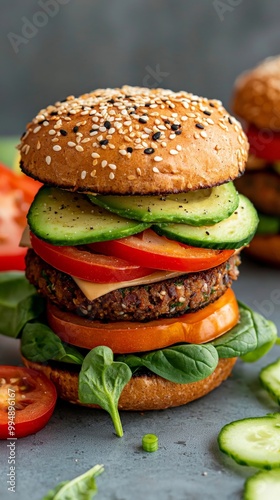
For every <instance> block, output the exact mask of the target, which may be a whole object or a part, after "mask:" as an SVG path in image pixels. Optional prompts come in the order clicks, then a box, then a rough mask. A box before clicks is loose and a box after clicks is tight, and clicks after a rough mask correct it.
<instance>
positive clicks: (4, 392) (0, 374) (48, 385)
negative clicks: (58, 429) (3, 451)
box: [0, 365, 57, 439]
mask: <svg viewBox="0 0 280 500" xmlns="http://www.w3.org/2000/svg"><path fill="white" fill-rule="evenodd" d="M0 380H1V385H0V438H1V439H6V438H20V437H24V436H28V435H29V434H34V433H35V432H38V431H39V430H40V429H42V428H43V427H44V426H45V425H46V423H47V422H48V421H49V419H50V418H51V416H52V413H53V410H54V407H55V403H56V399H57V394H56V389H55V386H54V384H53V383H52V382H51V381H50V380H49V379H48V378H47V377H46V376H45V375H44V374H43V373H40V372H37V371H35V370H31V369H30V368H24V367H21V366H4V365H1V366H0Z"/></svg>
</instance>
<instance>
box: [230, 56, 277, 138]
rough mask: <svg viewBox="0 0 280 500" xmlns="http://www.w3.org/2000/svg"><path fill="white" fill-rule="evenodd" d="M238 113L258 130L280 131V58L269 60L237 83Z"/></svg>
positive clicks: (243, 76) (234, 105)
mask: <svg viewBox="0 0 280 500" xmlns="http://www.w3.org/2000/svg"><path fill="white" fill-rule="evenodd" d="M232 108H233V111H234V113H236V114H237V115H238V116H240V117H241V118H243V119H244V120H246V121H247V122H248V123H252V124H254V125H256V127H258V128H269V129H272V130H280V57H279V56H278V57H270V58H268V59H265V60H264V61H263V62H262V63H261V64H259V65H258V66H256V67H255V68H254V69H252V70H249V71H246V72H245V73H243V74H242V75H240V76H239V78H238V79H237V80H236V83H235V90H234V96H233V105H232Z"/></svg>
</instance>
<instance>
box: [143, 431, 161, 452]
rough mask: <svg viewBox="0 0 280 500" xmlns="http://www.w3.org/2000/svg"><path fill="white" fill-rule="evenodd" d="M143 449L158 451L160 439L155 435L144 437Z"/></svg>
mask: <svg viewBox="0 0 280 500" xmlns="http://www.w3.org/2000/svg"><path fill="white" fill-rule="evenodd" d="M142 448H143V450H144V451H149V452H152V451H157V449H158V437H157V436H156V435H155V434H145V436H143V437H142Z"/></svg>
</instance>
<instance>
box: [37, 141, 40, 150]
mask: <svg viewBox="0 0 280 500" xmlns="http://www.w3.org/2000/svg"><path fill="white" fill-rule="evenodd" d="M36 148H37V149H41V143H40V141H38V142H37V146H36Z"/></svg>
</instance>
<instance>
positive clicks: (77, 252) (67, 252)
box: [30, 233, 152, 283]
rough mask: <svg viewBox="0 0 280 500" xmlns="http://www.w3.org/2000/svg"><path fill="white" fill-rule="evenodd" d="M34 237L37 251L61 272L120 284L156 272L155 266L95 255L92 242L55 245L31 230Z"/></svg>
mask: <svg viewBox="0 0 280 500" xmlns="http://www.w3.org/2000/svg"><path fill="white" fill-rule="evenodd" d="M30 239H31V244H32V247H33V249H34V251H35V252H36V253H37V254H38V255H39V257H41V258H42V259H43V260H44V261H45V262H47V263H48V264H50V265H51V266H53V267H55V268H56V269H58V270H59V271H62V272H64V273H67V274H71V275H72V276H75V277H76V278H80V279H83V280H86V281H92V282H94V283H116V282H118V281H129V280H134V279H136V278H142V277H143V276H147V275H149V274H151V273H152V270H151V269H148V268H146V267H140V266H138V265H135V264H131V263H130V262H127V261H125V260H123V259H118V258H116V257H107V256H106V255H99V254H95V253H93V252H92V250H91V249H90V248H89V245H85V246H84V247H83V248H79V247H71V246H69V247H68V246H56V245H51V244H50V243H47V242H45V241H42V240H40V239H39V238H37V237H36V236H35V235H34V234H33V233H30ZM87 248H88V250H87Z"/></svg>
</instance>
